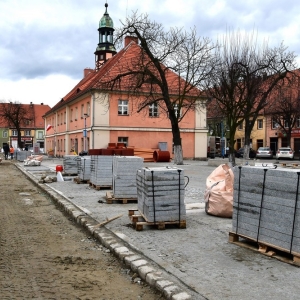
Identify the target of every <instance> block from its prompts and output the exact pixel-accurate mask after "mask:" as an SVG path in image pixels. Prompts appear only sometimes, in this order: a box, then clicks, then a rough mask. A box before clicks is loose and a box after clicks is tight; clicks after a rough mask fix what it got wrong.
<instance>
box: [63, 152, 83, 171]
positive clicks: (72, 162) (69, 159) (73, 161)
mask: <svg viewBox="0 0 300 300" xmlns="http://www.w3.org/2000/svg"><path fill="white" fill-rule="evenodd" d="M78 164H80V156H78V155H65V156H64V158H63V165H64V173H66V174H72V175H76V174H78Z"/></svg>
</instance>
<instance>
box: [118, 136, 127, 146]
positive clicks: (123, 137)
mask: <svg viewBox="0 0 300 300" xmlns="http://www.w3.org/2000/svg"><path fill="white" fill-rule="evenodd" d="M118 143H124V145H125V147H127V146H128V137H127V136H119V137H118Z"/></svg>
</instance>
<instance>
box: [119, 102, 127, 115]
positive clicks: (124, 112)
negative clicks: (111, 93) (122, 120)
mask: <svg viewBox="0 0 300 300" xmlns="http://www.w3.org/2000/svg"><path fill="white" fill-rule="evenodd" d="M118 115H121V116H127V115H128V100H119V102H118Z"/></svg>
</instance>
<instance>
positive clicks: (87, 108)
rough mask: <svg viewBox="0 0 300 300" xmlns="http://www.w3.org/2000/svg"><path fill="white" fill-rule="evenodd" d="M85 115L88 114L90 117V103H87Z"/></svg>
mask: <svg viewBox="0 0 300 300" xmlns="http://www.w3.org/2000/svg"><path fill="white" fill-rule="evenodd" d="M86 106H87V107H86V113H87V114H88V116H90V115H91V105H90V102H88V103H87V104H86Z"/></svg>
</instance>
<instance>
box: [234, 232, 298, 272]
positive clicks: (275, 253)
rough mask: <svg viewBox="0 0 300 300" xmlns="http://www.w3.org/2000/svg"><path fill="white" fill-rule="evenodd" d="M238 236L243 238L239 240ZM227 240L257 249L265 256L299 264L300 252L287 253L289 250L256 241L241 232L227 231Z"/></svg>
mask: <svg viewBox="0 0 300 300" xmlns="http://www.w3.org/2000/svg"><path fill="white" fill-rule="evenodd" d="M240 238H241V239H243V240H241V241H240V240H239V239H240ZM229 242H230V243H233V244H235V245H238V246H241V247H244V248H247V249H251V250H254V251H257V252H259V253H262V254H264V255H266V256H269V257H273V258H276V259H278V260H280V261H282V262H285V263H289V264H292V265H296V266H300V253H297V252H293V251H292V253H289V251H287V250H286V249H284V248H281V247H278V246H274V245H272V244H269V243H262V242H257V241H256V240H255V239H253V238H250V237H248V236H245V235H242V234H236V233H235V232H229Z"/></svg>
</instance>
